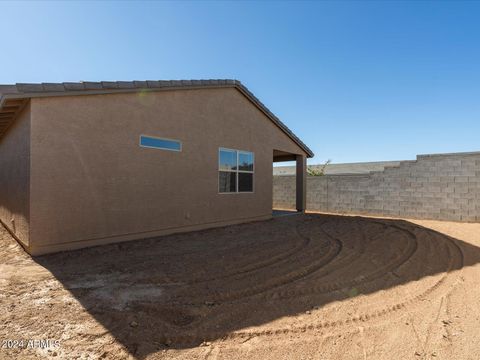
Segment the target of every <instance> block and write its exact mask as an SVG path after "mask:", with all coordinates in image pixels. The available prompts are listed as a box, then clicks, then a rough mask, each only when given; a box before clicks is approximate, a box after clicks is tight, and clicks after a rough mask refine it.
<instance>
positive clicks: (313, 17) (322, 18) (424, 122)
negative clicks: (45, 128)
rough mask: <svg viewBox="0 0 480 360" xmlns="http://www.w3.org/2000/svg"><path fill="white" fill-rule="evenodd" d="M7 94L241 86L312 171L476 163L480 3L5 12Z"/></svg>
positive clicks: (158, 5) (23, 6) (0, 71)
mask: <svg viewBox="0 0 480 360" xmlns="http://www.w3.org/2000/svg"><path fill="white" fill-rule="evenodd" d="M0 33H1V35H2V36H1V38H2V43H1V50H0V83H2V84H8V83H15V82H62V81H80V80H89V81H100V80H147V79H148V80H156V79H202V78H207V79H208V78H235V79H239V80H241V81H242V82H243V83H244V84H245V85H246V86H247V87H248V88H249V89H250V90H251V91H253V92H254V94H255V95H257V97H259V98H260V99H261V100H262V101H263V102H264V103H265V105H267V106H268V107H269V108H270V110H272V111H273V112H274V113H275V114H276V115H277V116H278V117H280V119H282V120H283V121H284V122H285V123H286V124H287V126H288V127H290V128H291V129H292V130H293V131H294V132H295V133H296V134H297V135H298V136H299V137H300V138H301V139H302V140H304V142H305V143H307V144H308V145H309V146H310V147H311V149H312V150H313V151H314V152H315V154H316V156H315V158H314V159H313V160H311V161H310V163H312V164H313V163H321V162H324V161H325V160H326V159H332V160H333V162H334V163H338V162H352V161H376V160H397V159H413V158H414V157H415V155H416V154H421V153H435V152H457V151H475V150H480V2H473V1H472V2H459V1H452V2H440V1H434V2H421V1H407V2H393V1H389V2H387V1H385V2H380V1H374V2H360V1H354V2H298V1H296V2H253V1H249V2H240V3H239V2H235V3H234V2H200V1H195V2H176V3H173V2H145V3H142V2H119V3H114V2H101V3H99V2H76V3H72V2H64V3H62V2H51V3H41V2H33V3H28V2H15V3H13V2H12V3H9V2H0Z"/></svg>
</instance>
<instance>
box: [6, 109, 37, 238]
mask: <svg viewBox="0 0 480 360" xmlns="http://www.w3.org/2000/svg"><path fill="white" fill-rule="evenodd" d="M29 173H30V106H29V105H27V106H26V107H25V108H24V109H23V110H22V112H21V113H20V115H19V117H18V118H17V120H16V121H15V122H14V123H13V124H12V126H10V128H9V129H8V130H7V132H6V134H5V135H4V136H3V137H2V138H1V139H0V220H1V222H2V223H3V224H4V226H5V227H7V229H8V230H9V231H10V232H11V233H12V234H13V235H14V236H15V237H16V238H17V239H18V240H20V241H21V242H22V243H23V245H24V246H28V243H29V187H30V182H29Z"/></svg>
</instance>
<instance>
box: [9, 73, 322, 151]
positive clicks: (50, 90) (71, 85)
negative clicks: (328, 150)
mask: <svg viewBox="0 0 480 360" xmlns="http://www.w3.org/2000/svg"><path fill="white" fill-rule="evenodd" d="M201 87H207V88H218V87H234V88H237V89H238V90H239V91H240V92H242V93H243V94H244V95H245V96H246V97H247V98H248V99H249V100H250V101H251V102H253V103H254V104H255V105H256V106H257V107H258V108H259V109H260V110H262V111H263V112H264V113H265V115H267V116H268V117H269V118H270V119H271V120H272V121H273V122H274V123H275V124H276V125H277V126H278V127H279V128H280V129H282V130H283V131H284V132H285V133H286V134H287V135H288V136H289V137H290V138H291V139H292V140H293V141H295V142H296V143H297V145H298V146H300V148H302V149H303V150H304V151H305V152H306V153H307V154H308V156H309V157H313V155H314V154H313V152H312V151H311V150H310V149H309V148H308V146H307V145H305V144H304V143H303V142H302V141H301V140H300V139H299V138H298V137H297V136H296V135H295V134H294V133H293V132H292V131H291V130H290V129H289V128H288V127H287V126H286V125H285V124H284V123H283V122H282V121H281V120H280V119H279V118H278V117H276V116H275V114H273V113H272V112H271V111H270V110H269V109H268V108H267V107H266V106H265V105H264V104H263V103H262V102H261V101H260V100H259V99H258V98H257V97H256V96H255V95H253V93H252V92H250V90H248V89H247V87H246V86H245V85H243V84H242V83H241V82H240V81H238V80H232V79H210V80H147V81H100V82H90V81H83V82H64V83H40V84H28V83H17V84H15V85H0V113H1V111H2V107H3V104H4V103H5V101H6V100H7V99H28V98H32V97H39V96H62V95H79V94H82V93H83V92H84V93H89V94H90V93H93V94H102V93H115V92H130V91H137V90H144V89H148V90H152V91H155V90H162V89H165V90H166V89H192V88H193V89H194V88H201Z"/></svg>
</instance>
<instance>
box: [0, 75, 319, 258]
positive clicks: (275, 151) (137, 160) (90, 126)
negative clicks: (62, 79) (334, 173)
mask: <svg viewBox="0 0 480 360" xmlns="http://www.w3.org/2000/svg"><path fill="white" fill-rule="evenodd" d="M312 156H313V153H312V152H311V150H310V149H309V148H308V147H307V146H306V145H305V144H303V143H302V142H301V141H300V139H298V138H297V137H296V136H295V135H294V134H293V133H292V132H291V131H290V130H289V129H288V128H287V127H286V126H285V125H284V124H283V123H282V122H281V121H280V120H279V119H278V118H277V117H276V116H275V115H273V114H272V113H271V112H270V111H269V110H268V109H267V108H266V107H265V106H264V105H263V104H262V103H261V102H260V101H259V100H258V99H257V98H256V97H255V96H254V95H253V94H252V93H251V92H250V91H249V90H248V89H247V88H246V87H245V86H244V85H242V84H241V83H240V82H239V81H236V80H191V81H190V80H188V81H185V80H181V81H133V82H123V81H118V82H80V83H43V84H16V85H0V220H1V222H2V223H3V225H4V226H5V227H6V228H7V229H8V230H9V231H10V232H11V234H12V235H13V236H14V237H15V238H16V239H17V240H18V241H19V242H20V244H21V245H22V246H23V247H24V248H25V249H26V250H27V251H28V252H29V253H30V254H32V255H40V254H45V253H49V252H56V251H63V250H71V249H77V248H82V247H86V246H93V245H100V244H106V243H112V242H119V241H126V240H133V239H141V238H147V237H153V236H159V235H163V234H169V233H174V232H179V231H190V230H198V229H203V228H208V227H214V226H224V225H229V224H235V223H240V222H246V221H254V220H262V219H268V218H270V217H271V216H272V163H273V162H275V161H290V160H296V163H297V210H299V211H303V210H304V209H305V176H306V175H305V167H306V158H307V157H312Z"/></svg>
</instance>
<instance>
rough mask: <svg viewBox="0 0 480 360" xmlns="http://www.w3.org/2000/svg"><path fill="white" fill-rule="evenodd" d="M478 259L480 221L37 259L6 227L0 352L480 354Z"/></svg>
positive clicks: (239, 234) (249, 236)
mask: <svg viewBox="0 0 480 360" xmlns="http://www.w3.org/2000/svg"><path fill="white" fill-rule="evenodd" d="M479 263H480V224H460V223H450V222H436V221H404V220H393V219H377V218H365V217H349V216H335V215H322V214H308V215H295V216H286V217H281V218H275V219H273V220H270V221H264V222H257V223H250V224H244V225H237V226H231V227H225V228H219V229H212V230H206V231H200V232H195V233H190V234H179V235H172V236H166V237H162V238H158V239H148V240H144V241H137V242H130V243H123V244H116V245H107V246H102V247H96V248H90V249H84V250H79V251H74V252H69V253H60V254H53V255H48V256H43V257H38V258H35V259H32V258H31V257H29V256H28V255H27V254H25V253H24V252H23V250H22V249H21V248H20V247H19V246H18V245H17V243H16V242H15V241H14V240H13V239H12V238H11V237H10V235H9V234H8V233H7V232H6V231H4V230H3V229H2V230H1V231H0V310H1V312H0V341H2V344H1V345H2V348H0V358H1V359H37V358H45V357H55V358H62V359H63V358H65V359H97V358H105V359H127V358H136V359H137V358H138V359H160V358H161V359H363V360H364V359H480V264H479ZM8 339H10V340H21V339H50V340H58V341H59V344H58V346H56V347H55V346H51V347H49V348H41V347H38V346H36V347H35V348H31V347H28V346H25V344H24V348H19V346H12V343H10V344H9V343H8V342H7V343H6V340H8ZM12 347H13V348H12Z"/></svg>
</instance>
